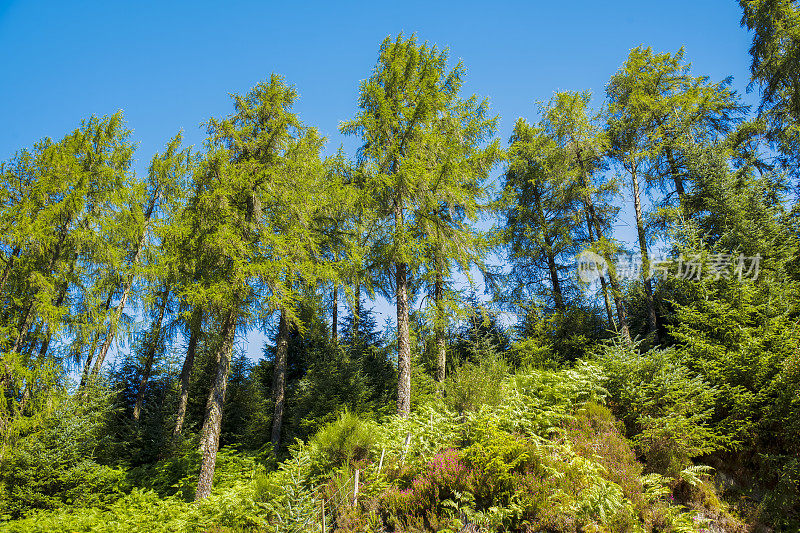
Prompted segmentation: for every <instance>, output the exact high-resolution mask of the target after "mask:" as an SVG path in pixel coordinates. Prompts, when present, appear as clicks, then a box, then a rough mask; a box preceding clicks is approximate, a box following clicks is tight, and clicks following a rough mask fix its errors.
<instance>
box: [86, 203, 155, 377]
mask: <svg viewBox="0 0 800 533" xmlns="http://www.w3.org/2000/svg"><path fill="white" fill-rule="evenodd" d="M160 194H161V189H160V187H159V188H156V190H155V191H153V195H152V196H151V197H150V203H149V204H148V206H147V211H146V212H145V213H144V227H143V228H142V234H141V235H140V236H139V242H138V243H137V244H136V251H135V253H134V254H133V259H132V260H131V270H133V269H134V268H135V267H136V265H137V264H138V263H139V257H141V255H142V249H143V248H144V240H145V238H146V237H147V229H148V228H149V227H150V219H151V218H152V217H153V211H154V210H155V207H156V204H157V203H158V198H159V197H160ZM134 280H135V276H134V275H133V272H131V273H130V274H129V276H128V279H127V281H126V283H125V290H123V291H122V298H120V301H119V304H118V305H117V310H116V312H115V313H114V316H113V317H112V320H111V323H110V324H109V325H108V333H107V334H106V339H105V341H104V342H103V346H102V347H101V348H100V353H99V354H98V355H97V360H96V361H95V364H94V367H93V368H92V377H94V376H96V375H97V374H99V373H100V367H101V366H102V365H103V361H104V360H105V358H106V354H107V353H108V349H109V348H110V347H111V343H112V342H113V341H114V338H115V337H116V336H117V325H118V324H119V319H120V318H121V317H122V311H123V310H124V309H125V302H126V301H127V300H128V295H129V294H130V292H131V288H132V287H133V282H134Z"/></svg>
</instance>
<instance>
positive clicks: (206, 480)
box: [194, 311, 237, 501]
mask: <svg viewBox="0 0 800 533" xmlns="http://www.w3.org/2000/svg"><path fill="white" fill-rule="evenodd" d="M236 319H237V317H236V312H235V311H230V312H229V313H228V316H227V317H226V318H225V322H224V323H223V325H222V342H221V343H220V346H219V348H218V349H217V372H216V375H215V377H214V385H213V387H211V391H210V392H209V395H208V401H207V402H206V416H205V420H204V422H203V430H202V431H201V433H200V454H201V455H202V459H201V463H200V478H199V479H198V481H197V492H195V495H194V499H195V501H199V500H202V499H205V498H207V497H208V495H209V494H211V484H212V481H213V480H214V469H215V467H216V463H217V451H218V450H219V433H220V430H221V429H222V409H223V407H224V405H225V389H226V388H227V387H228V375H229V374H230V371H231V356H232V352H233V339H234V336H235V334H236Z"/></svg>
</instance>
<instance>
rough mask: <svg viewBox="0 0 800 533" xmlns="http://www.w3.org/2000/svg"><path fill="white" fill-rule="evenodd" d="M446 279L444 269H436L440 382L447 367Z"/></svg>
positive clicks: (434, 295)
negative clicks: (444, 300) (445, 332)
mask: <svg viewBox="0 0 800 533" xmlns="http://www.w3.org/2000/svg"><path fill="white" fill-rule="evenodd" d="M443 298H444V279H443V276H442V271H441V270H438V265H437V271H436V279H435V280H434V287H433V299H434V302H435V304H436V324H435V326H436V381H438V382H439V383H441V382H443V381H444V378H445V369H446V365H447V342H446V340H445V335H444V330H445V328H444V325H445V317H444V302H443V301H442V300H443Z"/></svg>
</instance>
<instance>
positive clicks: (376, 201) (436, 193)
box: [341, 35, 491, 415]
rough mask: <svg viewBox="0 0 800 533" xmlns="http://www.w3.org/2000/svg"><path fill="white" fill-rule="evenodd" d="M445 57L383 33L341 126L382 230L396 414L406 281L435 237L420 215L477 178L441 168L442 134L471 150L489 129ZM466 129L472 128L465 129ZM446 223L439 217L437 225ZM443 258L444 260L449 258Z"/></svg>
mask: <svg viewBox="0 0 800 533" xmlns="http://www.w3.org/2000/svg"><path fill="white" fill-rule="evenodd" d="M447 58H448V56H447V52H446V51H440V50H439V49H438V48H437V47H435V46H431V45H428V44H427V43H425V44H418V43H417V39H416V37H414V36H412V37H410V38H405V37H403V36H402V35H399V36H398V37H397V38H396V39H394V40H393V39H391V38H387V39H386V40H384V41H383V43H382V44H381V47H380V51H379V56H378V63H377V65H376V67H375V70H374V71H373V74H372V76H370V78H369V79H367V80H365V81H364V82H363V83H362V84H361V96H360V99H359V108H360V111H359V112H358V114H357V116H356V118H355V119H353V120H351V121H348V122H345V123H344V124H343V125H342V126H341V129H342V131H343V132H344V133H346V134H354V135H359V136H360V137H361V138H362V140H363V143H364V144H363V145H362V147H361V148H360V150H359V158H360V162H361V163H362V164H363V165H364V166H363V169H364V180H365V182H364V186H363V189H362V191H363V194H364V195H365V198H366V199H367V200H368V201H369V202H370V204H371V205H370V207H371V211H372V212H373V213H375V216H376V219H377V220H378V221H379V224H380V227H381V230H382V231H381V234H380V235H377V236H376V238H375V239H374V241H373V246H374V247H375V248H376V249H378V250H380V253H379V254H378V255H379V256H380V257H382V258H383V259H384V261H385V267H386V268H387V269H388V271H390V272H391V274H392V277H393V280H391V281H393V283H390V286H391V288H393V289H394V299H395V303H396V306H397V315H396V316H397V344H398V374H399V379H398V395H397V411H398V413H399V414H401V415H408V413H409V412H410V409H411V342H410V323H409V301H410V298H411V297H413V291H412V290H411V287H412V284H413V282H414V278H415V276H417V275H418V273H419V269H420V266H421V265H422V264H423V263H424V262H425V261H426V256H425V254H426V251H427V250H428V249H429V248H428V244H429V243H430V242H432V241H433V240H434V239H435V236H433V235H429V234H426V233H425V231H424V230H423V227H424V219H425V218H426V217H430V218H434V219H435V217H437V213H440V211H439V209H441V207H442V206H447V205H452V206H455V205H457V204H458V203H464V198H463V195H464V190H465V189H468V188H469V185H467V184H469V183H472V182H473V181H474V178H473V177H467V178H466V179H464V181H460V180H461V179H462V176H458V175H455V174H448V173H447V172H444V173H442V170H446V167H444V168H443V166H442V165H441V164H440V163H439V161H438V160H437V156H438V155H441V154H442V153H445V152H446V150H441V148H442V147H445V146H446V142H447V141H446V140H445V139H444V136H446V135H455V137H454V139H456V140H458V141H461V142H464V141H466V142H464V145H462V146H469V147H473V148H474V145H473V144H472V142H473V141H471V140H469V139H471V138H473V137H474V138H480V137H482V136H484V135H486V133H487V132H489V131H491V121H489V122H487V121H486V118H485V115H484V113H485V111H484V110H483V109H479V106H478V105H477V104H476V103H475V101H474V100H472V101H471V102H472V103H471V104H470V103H466V104H465V103H464V101H462V100H461V99H460V98H459V96H458V93H459V90H460V89H461V86H462V84H463V78H464V67H463V65H462V64H461V63H458V64H456V66H455V67H454V68H453V69H451V70H448V68H447ZM459 106H467V107H469V106H472V108H471V109H472V111H471V113H472V115H470V114H469V113H467V114H466V115H464V116H463V117H459V116H458V115H453V114H452V112H453V111H455V110H457V109H459ZM464 109H465V108H464ZM448 117H449V118H448ZM448 120H451V122H449V123H448V122H446V121H448ZM473 121H474V122H473ZM470 127H473V128H477V131H474V132H470V131H469V128H470ZM457 145H458V142H457V143H456V144H455V145H453V146H454V147H455V146H457ZM465 185H466V186H465ZM473 193H474V191H473ZM445 209H446V208H445ZM446 225H447V224H446V222H445V221H441V223H440V227H444V226H446ZM429 227H430V226H429ZM442 252H444V250H442ZM442 259H444V262H442V266H444V264H445V262H448V261H451V260H452V257H445V258H442ZM387 292H390V291H387Z"/></svg>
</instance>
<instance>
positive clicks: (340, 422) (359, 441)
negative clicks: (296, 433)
mask: <svg viewBox="0 0 800 533" xmlns="http://www.w3.org/2000/svg"><path fill="white" fill-rule="evenodd" d="M375 442H376V437H375V427H374V424H372V423H369V422H365V421H362V420H361V419H360V418H358V417H357V416H355V415H353V414H350V413H348V412H344V413H342V414H340V415H339V418H338V419H337V420H336V421H335V422H332V423H330V424H328V425H327V426H325V427H323V428H322V429H321V430H319V431H318V432H317V434H316V435H314V436H313V437H312V438H311V440H310V442H309V446H310V454H311V460H312V464H313V470H314V472H315V473H317V474H323V473H328V472H330V471H333V470H335V469H337V468H338V467H340V466H343V465H354V464H359V463H363V462H365V461H366V460H368V459H369V458H370V457H371V456H372V453H373V449H374V448H375Z"/></svg>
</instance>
